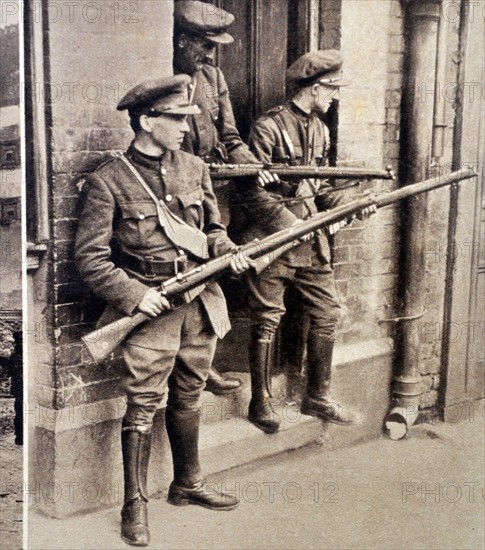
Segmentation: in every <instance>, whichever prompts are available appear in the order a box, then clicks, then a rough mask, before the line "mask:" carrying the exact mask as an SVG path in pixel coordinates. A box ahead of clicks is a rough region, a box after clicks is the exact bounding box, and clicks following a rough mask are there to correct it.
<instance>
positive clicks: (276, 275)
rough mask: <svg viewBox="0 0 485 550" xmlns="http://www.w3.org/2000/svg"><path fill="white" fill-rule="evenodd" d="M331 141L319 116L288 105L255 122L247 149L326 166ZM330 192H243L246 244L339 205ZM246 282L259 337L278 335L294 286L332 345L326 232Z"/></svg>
mask: <svg viewBox="0 0 485 550" xmlns="http://www.w3.org/2000/svg"><path fill="white" fill-rule="evenodd" d="M328 141H329V140H328V130H327V128H326V127H325V125H324V124H323V122H322V121H321V120H320V119H319V118H318V117H317V116H316V115H315V114H313V113H306V112H304V111H303V110H301V109H300V108H299V107H298V106H297V105H296V104H295V103H287V104H285V105H281V106H279V107H276V108H275V109H272V110H271V111H269V112H268V113H267V114H266V115H265V116H263V117H262V118H260V119H259V120H258V121H256V123H255V124H254V126H253V128H252V131H251V135H250V138H249V146H250V148H251V150H252V151H253V153H254V154H255V156H256V157H257V159H258V160H259V161H260V162H269V163H270V162H274V163H281V162H283V163H289V164H293V165H303V164H310V165H324V164H325V162H326V156H327V150H328ZM326 189H328V183H326V182H325V181H322V180H313V179H304V180H295V181H287V182H282V183H281V184H274V185H271V186H269V187H267V189H261V188H257V187H256V186H254V187H253V188H252V189H251V190H249V191H247V190H246V191H244V190H240V196H242V197H245V199H244V198H241V199H240V201H241V202H246V206H245V207H244V208H243V211H244V213H245V214H246V216H247V220H248V225H249V230H248V231H247V232H246V234H245V235H244V236H243V240H245V241H248V240H251V239H252V238H253V237H254V236H258V235H259V236H263V235H268V234H271V233H273V232H275V231H278V230H280V229H283V228H285V227H288V226H289V225H291V224H292V223H295V221H296V220H297V219H305V218H308V217H310V216H311V215H313V214H315V213H316V212H317V211H323V210H327V209H330V208H333V207H336V206H338V205H339V204H341V202H342V200H343V198H342V196H341V195H340V194H339V193H335V192H326ZM317 193H318V196H317V197H315V194H317ZM281 199H284V202H281ZM292 199H294V200H292ZM248 280H249V286H250V291H251V297H252V299H251V302H252V313H253V319H254V323H255V325H256V327H258V329H259V331H261V332H265V331H270V332H274V331H275V330H276V328H277V327H278V325H279V322H280V320H281V317H282V316H283V314H284V313H285V306H284V303H283V299H284V292H285V289H286V287H287V286H288V285H289V284H290V283H292V285H293V287H294V288H295V289H296V291H297V292H298V294H299V296H300V298H301V303H302V305H303V308H304V311H305V312H306V313H307V314H308V316H309V319H310V328H311V330H316V331H318V332H319V333H320V334H321V335H323V336H324V337H326V338H328V339H329V340H333V339H334V338H335V334H336V329H337V322H338V319H339V316H340V312H339V310H340V306H339V304H338V299H337V290H336V286H335V280H334V276H333V271H332V268H331V265H330V249H329V245H328V238H327V235H326V233H325V231H324V230H322V231H319V232H318V233H317V235H316V237H315V238H314V239H313V240H312V242H309V243H304V244H302V245H300V246H298V247H297V248H295V249H293V250H291V251H289V252H287V253H286V254H284V255H283V256H281V257H280V258H278V259H277V260H276V261H274V262H273V263H272V264H270V266H269V267H268V268H266V269H265V270H264V271H263V272H262V273H261V274H260V275H259V276H255V275H252V274H249V276H248Z"/></svg>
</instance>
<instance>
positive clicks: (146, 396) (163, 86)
mask: <svg viewBox="0 0 485 550" xmlns="http://www.w3.org/2000/svg"><path fill="white" fill-rule="evenodd" d="M189 82H190V77H189V76H187V75H178V76H172V77H169V78H165V79H159V80H152V81H147V82H143V83H141V84H139V85H138V86H136V87H135V88H133V89H132V90H131V91H129V92H128V93H127V94H126V96H125V97H124V98H123V99H122V100H121V101H120V103H119V105H118V109H120V110H125V109H126V110H128V113H129V116H130V123H131V126H132V128H133V130H134V132H135V138H134V140H133V142H132V144H131V145H130V147H129V149H128V150H127V151H126V153H124V154H123V155H121V156H117V157H116V158H112V159H111V160H108V161H107V162H105V163H104V164H103V165H101V166H100V167H99V168H98V169H97V170H96V171H94V172H93V173H92V174H90V176H89V177H88V180H87V194H86V202H85V207H84V210H83V212H82V215H81V218H80V223H79V228H78V232H77V236H76V247H75V254H76V261H77V265H78V268H79V271H80V273H81V275H82V277H83V278H84V280H85V281H86V283H87V284H88V286H89V287H91V289H92V291H93V292H94V293H95V295H96V296H98V297H99V298H102V299H103V300H105V301H106V302H107V307H106V309H105V312H104V313H103V316H102V319H101V320H100V325H101V326H102V325H103V324H107V323H108V322H110V321H112V320H116V318H119V317H122V316H124V315H131V314H133V313H134V312H136V311H141V312H143V313H145V314H147V315H149V316H150V317H152V319H150V320H149V321H148V322H146V323H144V324H143V325H141V326H140V327H139V328H137V329H135V330H134V331H133V332H132V333H131V334H130V335H129V337H128V338H127V340H126V341H125V342H124V345H123V356H124V360H125V363H126V367H127V373H126V375H125V377H124V379H123V386H124V389H125V391H126V395H127V402H128V403H127V410H126V414H125V416H124V418H123V423H122V434H121V441H122V453H123V465H124V479H125V496H124V505H123V509H122V513H121V516H122V523H121V534H122V538H123V540H124V541H125V542H127V543H128V544H131V545H135V546H146V545H147V544H148V542H149V531H148V520H147V500H148V496H147V486H146V481H147V469H148V462H149V456H150V445H151V432H152V425H153V417H154V414H155V411H156V410H157V408H158V407H159V406H160V404H161V401H162V398H163V396H164V395H166V393H167V389H168V402H167V408H166V428H167V433H168V437H169V440H170V445H171V449H172V456H173V469H174V480H173V483H172V484H171V486H170V489H169V495H168V501H169V502H170V503H171V504H174V505H186V504H198V505H200V506H204V507H206V508H210V509H212V510H229V509H232V508H234V507H235V506H237V504H238V501H237V499H236V498H234V497H232V496H229V495H225V494H222V493H217V492H215V491H214V490H211V492H208V491H206V490H205V488H204V485H203V484H202V478H201V469H200V464H199V455H198V433H199V424H200V410H199V397H200V394H201V392H202V390H203V388H204V385H205V381H206V378H207V375H208V372H209V368H210V365H211V362H212V359H213V356H214V351H215V346H216V340H217V338H218V337H219V338H222V337H223V336H224V335H225V333H226V332H227V331H228V330H229V328H230V324H229V319H228V316H227V309H226V304H225V300H224V296H223V294H222V291H221V289H220V288H219V286H218V285H217V284H216V283H208V284H207V285H202V286H200V287H198V288H196V289H194V290H192V291H190V292H188V293H186V294H184V295H183V296H182V300H181V305H180V307H178V308H177V309H171V308H170V305H169V303H168V302H167V300H166V299H165V298H164V297H163V296H162V295H161V294H160V293H159V292H158V291H157V290H156V288H155V287H157V286H159V285H160V283H161V282H162V281H164V280H166V279H168V278H170V277H173V276H174V275H176V274H178V273H182V272H183V271H184V270H186V269H190V268H192V267H194V266H196V265H198V264H200V263H201V262H203V261H204V260H206V259H207V258H208V257H209V256H210V255H218V254H219V253H223V252H225V251H227V250H231V249H233V248H234V247H235V245H234V244H233V243H232V241H231V240H230V239H229V238H228V237H227V234H226V230H225V227H224V226H223V225H222V223H221V218H220V214H219V210H218V207H217V201H216V198H215V196H214V193H213V191H212V186H211V182H210V178H209V175H208V171H207V167H206V166H205V164H204V162H202V161H201V160H200V159H198V158H197V157H195V156H193V155H190V154H188V153H185V152H182V151H180V150H179V149H180V146H181V144H182V141H183V138H184V135H185V134H186V133H187V132H188V131H189V126H188V124H187V116H188V115H196V114H197V113H198V112H199V109H198V108H197V107H196V106H195V105H192V104H191V103H190V102H189V100H188V96H187V84H188V83H189ZM157 205H158V206H161V208H157ZM165 222H170V223H165ZM247 267H248V264H247V262H246V259H245V258H244V257H242V256H240V255H239V256H235V259H234V261H233V265H232V268H233V271H234V272H236V273H239V272H241V271H243V270H244V269H246V268H247Z"/></svg>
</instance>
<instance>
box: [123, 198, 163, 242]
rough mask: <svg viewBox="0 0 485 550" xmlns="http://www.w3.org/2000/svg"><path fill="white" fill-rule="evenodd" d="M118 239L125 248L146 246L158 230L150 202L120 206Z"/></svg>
mask: <svg viewBox="0 0 485 550" xmlns="http://www.w3.org/2000/svg"><path fill="white" fill-rule="evenodd" d="M120 210H121V218H122V220H121V223H120V226H119V229H118V235H119V239H120V241H121V243H122V244H124V245H125V246H146V241H147V239H149V238H150V237H151V236H152V235H153V233H154V232H155V231H156V230H157V228H158V225H159V223H158V215H157V209H156V207H155V204H154V203H153V202H152V201H131V202H124V203H121V204H120Z"/></svg>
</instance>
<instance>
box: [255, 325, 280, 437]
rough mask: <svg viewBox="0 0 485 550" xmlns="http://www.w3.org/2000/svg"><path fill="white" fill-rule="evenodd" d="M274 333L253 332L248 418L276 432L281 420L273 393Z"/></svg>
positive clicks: (259, 425) (268, 430) (264, 429)
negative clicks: (273, 401)
mask: <svg viewBox="0 0 485 550" xmlns="http://www.w3.org/2000/svg"><path fill="white" fill-rule="evenodd" d="M273 341H274V334H270V333H266V334H264V335H260V334H259V333H258V332H253V336H252V339H251V349H250V350H249V368H250V371H251V401H250V402H249V409H248V420H249V422H252V423H253V424H254V425H255V426H256V427H258V428H259V429H260V430H262V431H263V432H265V433H270V434H271V433H275V432H277V431H278V429H279V427H280V421H279V419H278V418H277V415H276V413H275V411H274V409H273V405H272V404H271V401H270V398H271V397H272V395H271V372H270V366H271V352H272V344H273Z"/></svg>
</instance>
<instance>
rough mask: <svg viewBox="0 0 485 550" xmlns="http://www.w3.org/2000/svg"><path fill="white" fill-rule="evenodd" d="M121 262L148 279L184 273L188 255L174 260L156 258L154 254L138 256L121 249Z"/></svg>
mask: <svg viewBox="0 0 485 550" xmlns="http://www.w3.org/2000/svg"><path fill="white" fill-rule="evenodd" d="M119 258H120V262H121V264H122V266H123V267H126V268H127V269H130V270H131V271H134V272H135V273H138V274H139V275H142V276H143V277H146V278H148V279H153V278H155V277H173V276H174V275H177V274H178V273H182V272H183V271H185V270H186V269H187V267H188V265H187V264H188V260H187V256H178V257H177V258H175V259H174V260H169V261H163V260H155V259H154V258H153V256H143V257H142V256H136V255H135V254H129V253H128V252H124V251H121V252H120V255H119Z"/></svg>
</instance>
